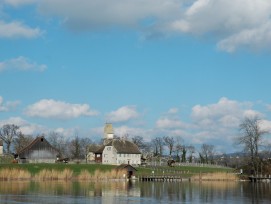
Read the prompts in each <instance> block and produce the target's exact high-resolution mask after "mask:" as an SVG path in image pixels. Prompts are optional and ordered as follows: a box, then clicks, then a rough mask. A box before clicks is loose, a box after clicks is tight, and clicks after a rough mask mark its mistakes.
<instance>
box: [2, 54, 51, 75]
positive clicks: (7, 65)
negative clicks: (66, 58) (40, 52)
mask: <svg viewBox="0 0 271 204" xmlns="http://www.w3.org/2000/svg"><path fill="white" fill-rule="evenodd" d="M46 68H47V66H46V65H45V64H37V63H36V62H33V61H31V60H30V59H28V58H25V57H22V56H20V57H17V58H13V59H9V60H5V61H2V62H0V72H1V71H6V70H18V71H39V72H42V71H44V70H45V69H46Z"/></svg>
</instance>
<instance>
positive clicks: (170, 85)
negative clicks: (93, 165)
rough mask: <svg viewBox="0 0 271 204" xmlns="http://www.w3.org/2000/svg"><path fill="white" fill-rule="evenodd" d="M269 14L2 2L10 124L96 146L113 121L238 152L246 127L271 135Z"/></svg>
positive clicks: (157, 1)
mask: <svg viewBox="0 0 271 204" xmlns="http://www.w3.org/2000/svg"><path fill="white" fill-rule="evenodd" d="M270 14H271V3H269V2H268V1H265V0H258V1H254V0H236V1H235V2H231V3H229V2H228V1H227V0H144V1H143V0H136V1H134V0H132V1H126V0H114V1H109V0H92V1H87V0H77V1H75V0H58V1H53V0H43V1H38V0H24V1H23V0H2V1H0V49H1V52H0V125H3V124H6V123H14V124H17V125H19V126H20V127H21V130H22V131H23V132H24V133H25V134H34V135H36V134H42V133H44V134H48V133H49V132H50V131H56V132H58V133H59V134H63V135H65V136H66V137H70V138H71V137H73V136H74V135H75V134H78V135H79V136H82V137H91V138H93V140H97V138H100V137H101V136H102V129H103V125H104V123H105V122H112V123H113V126H114V129H115V133H116V134H118V135H119V136H123V135H126V134H129V135H130V136H135V135H140V136H142V137H144V138H145V140H146V141H149V140H151V138H154V137H158V136H166V135H167V136H174V137H177V136H180V137H182V138H183V140H184V142H185V144H187V145H190V144H192V145H195V146H197V147H199V146H200V145H201V144H203V143H208V144H213V145H215V146H216V149H217V151H218V152H232V151H236V150H239V148H238V147H236V146H233V142H234V137H235V136H236V135H238V125H239V124H240V121H242V119H243V118H244V117H247V116H256V115H257V116H258V117H260V118H262V119H263V120H262V124H261V125H262V128H264V129H266V130H271V118H270V117H271V114H270V111H271V103H270V100H271V98H270V94H269V92H270V91H269V87H271V80H270V76H271V69H270V65H271V58H270V51H271V50H270V43H271V37H270V36H271V21H270V18H269V16H270ZM266 140H267V141H268V142H270V137H269V136H267V137H266Z"/></svg>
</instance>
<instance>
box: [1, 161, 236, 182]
mask: <svg viewBox="0 0 271 204" xmlns="http://www.w3.org/2000/svg"><path fill="white" fill-rule="evenodd" d="M115 168H116V166H114V165H103V164H0V179H2V180H3V179H4V180H9V179H12V178H14V179H19V178H22V179H27V178H28V179H29V178H32V179H33V178H34V179H37V180H59V179H60V180H61V179H62V180H69V179H72V178H77V179H79V180H89V179H92V180H98V179H100V180H101V179H108V178H110V179H120V178H123V174H124V173H125V172H116V171H115V170H114V169H115ZM136 169H137V172H136V175H137V176H143V175H152V172H153V171H154V174H155V175H181V176H182V177H193V176H195V177H196V178H198V176H197V175H199V174H207V173H208V174H214V173H227V172H232V169H229V168H214V167H191V166H176V167H159V169H152V168H145V167H136ZM5 178H6V179H5Z"/></svg>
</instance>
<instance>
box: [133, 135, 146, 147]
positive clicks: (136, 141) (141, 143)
mask: <svg viewBox="0 0 271 204" xmlns="http://www.w3.org/2000/svg"><path fill="white" fill-rule="evenodd" d="M131 140H132V142H133V143H134V144H136V145H137V146H138V148H139V149H140V150H141V149H144V148H145V146H146V145H145V142H144V139H143V137H142V136H134V137H132V138H131Z"/></svg>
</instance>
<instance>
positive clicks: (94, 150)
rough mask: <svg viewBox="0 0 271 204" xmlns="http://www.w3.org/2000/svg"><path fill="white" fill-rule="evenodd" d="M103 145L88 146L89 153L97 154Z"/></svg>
mask: <svg viewBox="0 0 271 204" xmlns="http://www.w3.org/2000/svg"><path fill="white" fill-rule="evenodd" d="M102 146H103V145H96V144H91V145H89V146H88V151H89V152H97V151H98V150H99V149H100V148H101V147H102Z"/></svg>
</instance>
